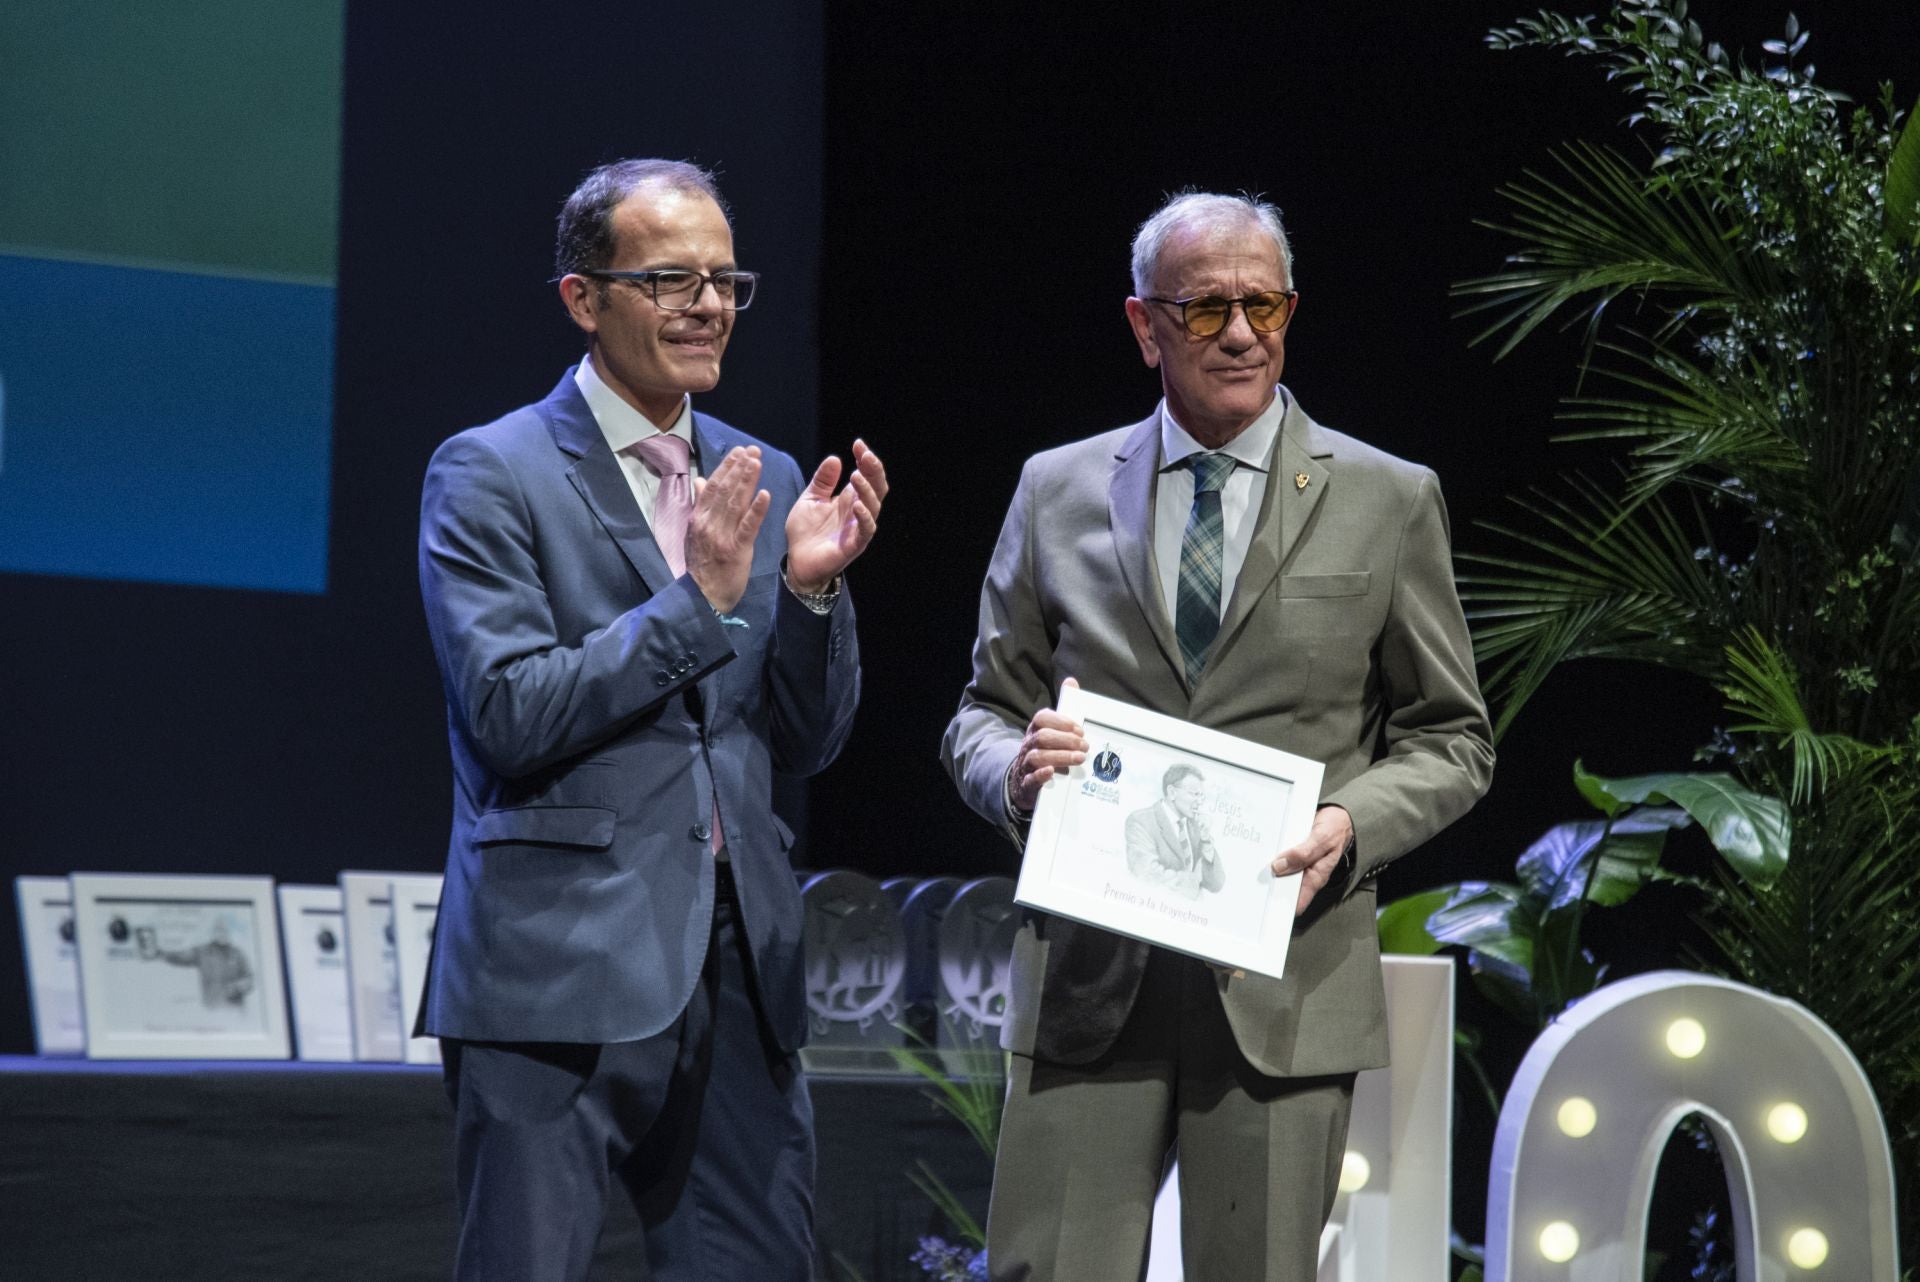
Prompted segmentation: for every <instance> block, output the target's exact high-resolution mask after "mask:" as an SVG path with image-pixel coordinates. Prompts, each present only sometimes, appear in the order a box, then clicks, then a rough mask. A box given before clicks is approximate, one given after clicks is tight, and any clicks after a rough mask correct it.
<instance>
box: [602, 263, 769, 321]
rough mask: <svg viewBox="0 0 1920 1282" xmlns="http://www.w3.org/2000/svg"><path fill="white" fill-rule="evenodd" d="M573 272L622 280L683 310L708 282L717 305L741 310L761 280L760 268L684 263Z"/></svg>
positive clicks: (658, 302) (661, 302)
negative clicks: (697, 267) (699, 268)
mask: <svg viewBox="0 0 1920 1282" xmlns="http://www.w3.org/2000/svg"><path fill="white" fill-rule="evenodd" d="M575 275H579V276H585V277H586V278H587V279H589V280H623V281H626V282H627V283H628V284H629V285H632V286H633V287H634V288H635V289H638V290H642V291H644V292H645V293H646V295H647V296H648V297H649V298H651V299H653V301H654V303H655V304H656V305H657V306H659V307H661V308H663V309H665V310H666V311H670V312H684V311H687V310H688V309H690V308H691V307H693V306H694V304H695V303H697V302H699V301H700V296H701V295H702V294H703V293H705V292H706V288H707V286H708V285H712V286H713V293H714V296H715V297H716V298H718V299H719V300H720V306H721V307H723V308H725V309H726V310H727V311H730V312H744V311H745V310H747V305H748V304H749V303H751V302H753V290H754V286H756V285H758V284H759V283H760V273H759V272H731V271H730V272H713V273H712V274H708V273H705V272H696V271H689V270H688V269H687V268H684V267H659V268H654V269H652V270H650V271H641V272H617V271H583V272H576V273H575Z"/></svg>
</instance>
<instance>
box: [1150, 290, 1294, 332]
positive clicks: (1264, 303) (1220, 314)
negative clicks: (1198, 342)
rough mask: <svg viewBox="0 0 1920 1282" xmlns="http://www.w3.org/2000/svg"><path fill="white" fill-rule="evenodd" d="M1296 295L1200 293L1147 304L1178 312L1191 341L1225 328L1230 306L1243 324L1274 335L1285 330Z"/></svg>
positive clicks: (1282, 292) (1284, 292) (1276, 292)
mask: <svg viewBox="0 0 1920 1282" xmlns="http://www.w3.org/2000/svg"><path fill="white" fill-rule="evenodd" d="M1299 297H1300V295H1299V294H1298V292H1296V291H1294V290H1291V289H1269V290H1264V291H1262V292H1261V293H1258V294H1248V295H1247V296H1246V297H1245V298H1222V297H1220V296H1219V295H1218V294H1201V295H1198V296H1196V297H1193V298H1153V297H1149V298H1147V300H1146V301H1147V302H1149V303H1163V304H1165V305H1166V306H1168V307H1178V308H1179V309H1180V323H1181V324H1182V325H1184V326H1186V327H1187V333H1189V334H1192V335H1193V336H1194V337H1195V338H1212V337H1213V336H1214V335H1215V334H1218V333H1219V332H1220V331H1221V330H1223V329H1225V328H1226V327H1227V325H1228V323H1229V322H1230V321H1232V319H1233V308H1234V304H1236V303H1238V304H1239V306H1240V310H1241V311H1243V312H1245V313H1246V316H1247V324H1249V325H1251V326H1253V328H1254V330H1255V332H1257V333H1261V334H1274V333H1278V332H1279V331H1280V330H1283V329H1285V328H1286V327H1287V322H1288V321H1289V320H1291V319H1293V304H1294V300H1295V299H1297V298H1299Z"/></svg>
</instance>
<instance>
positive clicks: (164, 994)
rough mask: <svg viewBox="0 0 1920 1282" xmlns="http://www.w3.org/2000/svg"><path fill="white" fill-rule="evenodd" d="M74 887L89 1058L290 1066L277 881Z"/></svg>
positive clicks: (104, 880) (96, 877)
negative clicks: (268, 1062)
mask: <svg viewBox="0 0 1920 1282" xmlns="http://www.w3.org/2000/svg"><path fill="white" fill-rule="evenodd" d="M69 881H70V883H71V885H72V887H73V922H74V932H75V942H76V944H77V945H78V947H79V953H80V989H81V1006H82V1008H83V1011H84V1013H85V1016H86V1025H87V1055H88V1057H89V1058H92V1059H285V1058H287V1052H288V1050H289V1040H290V1039H289V1037H288V1032H287V1005H286V996H285V988H284V985H283V983H282V978H281V970H280V924H279V916H278V914H277V913H276V912H275V911H274V900H273V879H272V878H270V877H147V876H115V875H111V874H104V873H78V872H77V873H74V874H73V876H72V877H71V878H70V879H69Z"/></svg>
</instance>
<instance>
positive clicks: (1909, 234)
mask: <svg viewBox="0 0 1920 1282" xmlns="http://www.w3.org/2000/svg"><path fill="white" fill-rule="evenodd" d="M1883 190H1884V192H1885V194H1886V201H1887V237H1888V239H1890V240H1891V241H1892V242H1893V243H1894V244H1895V245H1910V244H1912V243H1913V241H1914V237H1915V235H1916V233H1920V105H1916V109H1915V110H1914V111H1913V112H1911V113H1910V114H1909V115H1908V116H1907V123H1906V126H1905V127H1904V128H1903V129H1901V131H1900V140H1899V141H1898V142H1896V143H1894V145H1893V156H1892V157H1891V158H1890V159H1889V160H1888V161H1887V182H1886V186H1885V188H1883Z"/></svg>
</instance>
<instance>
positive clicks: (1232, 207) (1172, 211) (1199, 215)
mask: <svg viewBox="0 0 1920 1282" xmlns="http://www.w3.org/2000/svg"><path fill="white" fill-rule="evenodd" d="M1247 222H1251V223H1254V224H1256V225H1258V226H1259V228H1260V230H1261V231H1264V232H1266V233H1267V235H1269V236H1271V237H1272V238H1273V243H1274V244H1275V245H1277V246H1279V249H1280V269H1281V270H1282V271H1284V272H1285V273H1286V276H1287V279H1286V282H1285V284H1286V287H1287V288H1288V289H1292V288H1293V246H1292V245H1290V244H1288V243H1287V229H1286V227H1285V226H1283V225H1282V224H1281V222H1280V211H1279V210H1278V209H1276V208H1275V207H1274V206H1273V205H1272V204H1271V203H1270V202H1268V201H1265V200H1262V199H1261V198H1260V197H1258V196H1250V195H1247V194H1245V193H1244V192H1243V193H1242V194H1240V195H1238V196H1227V195H1222V194H1221V193H1219V192H1212V191H1193V190H1191V189H1188V190H1186V191H1180V192H1175V193H1174V194H1173V195H1171V196H1169V197H1168V198H1167V201H1166V203H1165V204H1163V205H1161V206H1160V208H1158V209H1156V210H1155V211H1154V212H1153V215H1152V216H1151V217H1149V218H1148V219H1147V221H1145V222H1144V223H1141V224H1140V230H1139V231H1138V232H1135V233H1134V237H1133V292H1134V294H1135V295H1137V296H1139V297H1141V298H1145V297H1146V296H1147V295H1148V294H1149V293H1151V292H1152V290H1153V282H1154V277H1155V275H1156V273H1158V271H1159V269H1160V254H1161V252H1162V251H1163V250H1165V249H1166V247H1167V238H1168V237H1169V236H1171V235H1173V233H1174V232H1175V231H1177V230H1179V229H1180V228H1182V227H1217V226H1220V225H1222V224H1227V225H1231V224H1235V223H1247Z"/></svg>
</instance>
